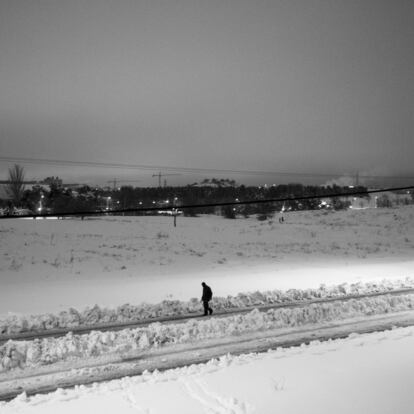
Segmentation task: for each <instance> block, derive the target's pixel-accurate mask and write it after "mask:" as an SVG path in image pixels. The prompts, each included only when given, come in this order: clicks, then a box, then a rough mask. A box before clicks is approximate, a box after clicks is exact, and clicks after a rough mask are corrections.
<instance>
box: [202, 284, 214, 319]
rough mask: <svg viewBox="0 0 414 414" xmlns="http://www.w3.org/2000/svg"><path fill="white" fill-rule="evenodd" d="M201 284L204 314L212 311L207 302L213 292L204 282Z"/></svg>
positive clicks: (209, 313)
mask: <svg viewBox="0 0 414 414" xmlns="http://www.w3.org/2000/svg"><path fill="white" fill-rule="evenodd" d="M201 286H203V296H202V297H201V301H202V302H203V306H204V316H207V315H211V314H212V313H213V309H211V308H210V305H209V302H210V300H211V298H212V297H213V292H212V290H211V288H210V286H207V285H206V284H205V283H204V282H202V283H201Z"/></svg>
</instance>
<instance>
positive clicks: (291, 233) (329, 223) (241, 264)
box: [0, 206, 414, 315]
mask: <svg viewBox="0 0 414 414" xmlns="http://www.w3.org/2000/svg"><path fill="white" fill-rule="evenodd" d="M0 235H1V239H0V282H1V289H0V315H5V314H7V313H8V312H15V313H25V314H27V313H46V312H57V311H65V310H68V309H69V308H71V307H72V308H76V309H78V310H82V309H84V308H86V307H87V306H89V307H92V306H94V305H95V304H98V305H99V306H103V307H115V306H119V305H123V304H125V303H130V304H132V305H136V304H140V303H142V302H150V303H157V302H160V301H162V300H166V299H178V300H183V301H187V300H189V299H190V298H194V297H199V296H200V291H201V286H200V283H201V281H203V280H204V281H206V282H207V283H208V284H209V285H210V286H211V287H212V288H213V292H214V294H215V296H222V297H225V296H227V295H237V294H238V293H240V292H249V291H256V290H259V291H267V290H275V289H279V290H287V289H292V288H298V289H305V288H318V287H319V286H320V284H321V283H324V284H326V285H333V284H341V283H344V282H347V283H354V282H361V281H374V280H376V281H379V280H382V279H384V278H385V279H393V278H397V279H405V278H406V277H412V276H413V269H414V259H413V251H414V208H413V206H407V207H403V208H398V209H370V210H354V211H353V210H349V211H342V212H325V211H311V212H295V213H290V214H288V215H286V222H285V223H283V224H280V223H278V221H277V220H269V221H265V222H259V221H258V220H257V219H255V218H249V219H237V220H228V219H224V218H221V217H217V216H202V217H198V218H184V217H179V218H178V220H177V227H175V228H174V227H173V222H172V219H171V218H170V217H161V216H159V217H103V218H94V219H85V220H83V221H81V220H79V219H65V220H19V219H18V220H1V221H0Z"/></svg>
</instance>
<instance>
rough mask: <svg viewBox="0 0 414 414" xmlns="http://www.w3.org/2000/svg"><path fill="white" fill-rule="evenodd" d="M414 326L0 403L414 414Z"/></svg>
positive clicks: (233, 413)
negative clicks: (413, 390)
mask: <svg viewBox="0 0 414 414" xmlns="http://www.w3.org/2000/svg"><path fill="white" fill-rule="evenodd" d="M413 347H414V328H413V327H408V328H399V329H395V330H392V331H386V332H379V333H373V334H369V335H351V336H350V337H349V338H347V339H343V340H335V341H328V342H323V343H319V342H313V343H311V344H310V345H309V346H301V347H299V348H289V349H277V350H275V351H270V352H268V353H264V354H250V355H241V356H238V357H233V356H223V357H221V358H219V359H214V360H211V361H210V362H208V363H206V364H198V365H192V366H188V367H184V368H180V369H175V370H169V371H165V372H162V373H159V372H154V373H147V374H144V375H142V376H137V377H132V378H128V377H127V378H123V379H122V380H116V381H111V382H106V383H102V384H96V385H94V386H91V387H85V386H80V387H76V388H75V389H70V390H58V391H57V392H55V393H52V394H47V395H38V396H34V397H31V398H27V397H25V395H24V394H23V395H21V396H20V397H18V398H17V399H16V400H14V401H12V402H10V403H7V404H5V403H0V411H1V413H2V414H10V413H22V414H23V413H24V414H26V413H27V414H47V413H56V412H58V413H60V414H72V413H75V412H78V413H87V412H88V413H91V412H94V413H99V414H105V413H113V412H121V413H123V414H129V413H131V414H132V413H137V412H138V413H151V414H158V413H159V414H165V413H171V412H173V413H180V414H186V413H188V414H194V413H223V414H225V413H228V414H244V413H249V414H273V413H279V412H281V413H285V414H296V413H297V414H299V413H300V414H303V413H304V412H306V413H309V414H320V413H336V414H341V413H343V414H349V413H355V414H369V413H372V414H374V413H375V414H391V413H398V414H411V413H412V412H413V407H414V395H413V393H412V384H414V370H413V369H412V367H413V366H414V353H413V352H412V350H413Z"/></svg>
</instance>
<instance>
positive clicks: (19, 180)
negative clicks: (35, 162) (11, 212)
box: [6, 164, 24, 205]
mask: <svg viewBox="0 0 414 414" xmlns="http://www.w3.org/2000/svg"><path fill="white" fill-rule="evenodd" d="M8 181H9V182H8V183H7V186H6V191H7V194H8V195H9V196H10V197H11V199H12V201H13V203H14V204H15V205H19V204H20V201H21V199H22V197H23V192H24V169H23V167H21V166H20V165H17V164H14V166H13V167H11V168H9V180H8Z"/></svg>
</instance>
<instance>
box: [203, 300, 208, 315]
mask: <svg viewBox="0 0 414 414" xmlns="http://www.w3.org/2000/svg"><path fill="white" fill-rule="evenodd" d="M203 306H204V316H207V315H208V311H209V306H208V302H207V301H203Z"/></svg>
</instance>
